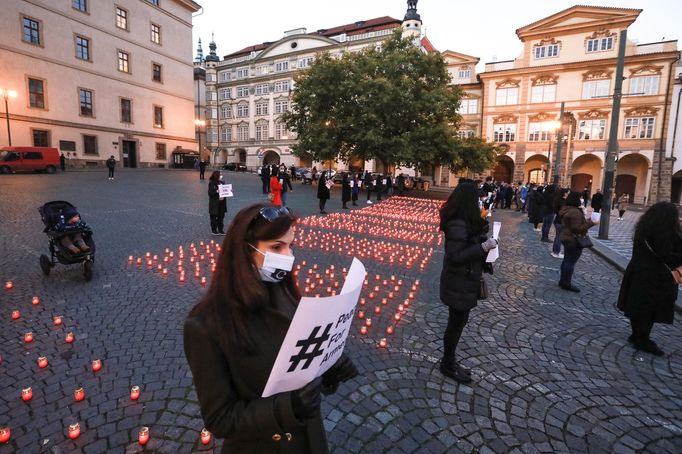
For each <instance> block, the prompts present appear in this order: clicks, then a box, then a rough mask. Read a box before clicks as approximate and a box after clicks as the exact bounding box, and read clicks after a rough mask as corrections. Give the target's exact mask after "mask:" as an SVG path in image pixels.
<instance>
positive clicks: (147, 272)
mask: <svg viewBox="0 0 682 454" xmlns="http://www.w3.org/2000/svg"><path fill="white" fill-rule="evenodd" d="M227 175H228V180H229V181H230V182H232V183H233V184H234V185H235V194H236V197H235V198H234V199H232V200H230V201H229V202H228V205H229V208H228V211H229V212H228V218H231V217H232V216H233V215H234V213H236V211H237V210H238V209H239V208H241V207H243V206H246V205H248V204H250V203H253V202H255V201H260V200H264V196H263V195H262V194H261V193H260V181H259V180H258V179H257V177H256V176H255V175H248V174H247V175H236V174H233V173H228V174H227ZM206 185H207V181H202V182H200V181H198V176H197V173H196V172H192V171H164V170H158V171H151V170H148V171H145V170H136V171H119V172H117V177H116V180H114V181H108V180H107V179H106V175H105V174H104V173H103V172H79V173H66V174H56V175H11V176H3V177H2V178H0V192H1V193H2V197H1V198H0V208H2V212H3V215H4V216H3V221H2V224H0V229H1V230H2V232H1V234H0V250H1V251H2V254H0V282H3V283H4V282H5V281H7V280H12V281H13V283H14V285H15V287H14V289H12V290H10V291H5V290H1V291H0V328H1V329H0V355H1V356H2V363H0V426H2V425H8V426H10V427H11V430H12V439H11V441H10V442H9V443H8V444H5V445H0V454H4V453H10V452H19V453H35V452H51V453H67V452H84V453H97V452H106V453H123V452H143V451H144V452H168V453H176V452H219V448H220V441H217V442H216V441H215V440H214V441H212V442H211V444H209V445H208V446H203V445H201V444H200V442H199V432H200V431H201V429H202V427H203V423H202V421H201V418H200V414H199V407H198V405H197V401H196V393H195V391H194V389H193V387H192V380H191V374H190V373H189V368H188V366H187V364H186V361H185V358H184V354H183V350H182V331H181V330H182V321H183V319H184V317H185V316H186V314H187V312H188V311H189V309H190V308H191V307H192V305H193V304H195V303H196V301H197V299H198V297H199V296H200V294H201V291H202V289H203V287H202V285H201V282H200V280H198V279H197V278H196V277H195V276H194V274H193V270H194V268H192V266H195V265H193V264H191V262H189V259H188V257H189V254H190V253H189V252H186V253H187V256H188V257H186V258H185V260H184V268H185V269H186V274H187V279H186V282H184V283H180V282H179V279H178V277H179V273H178V270H177V257H176V262H175V263H173V264H169V266H168V269H169V274H168V276H166V277H164V276H163V274H161V273H160V272H159V271H158V270H157V269H156V268H154V267H151V268H150V267H147V265H146V263H143V264H142V265H140V266H138V265H137V264H135V263H133V264H130V263H129V262H128V256H129V255H133V256H134V257H135V258H138V257H144V256H145V252H147V251H149V252H150V254H151V256H152V257H153V255H154V254H157V255H158V256H159V259H160V260H161V261H163V257H164V256H165V255H166V252H165V250H166V248H168V249H169V251H170V250H173V251H174V252H175V253H177V252H178V248H179V246H181V245H182V246H183V249H184V251H191V247H190V244H191V243H194V244H195V248H197V250H198V251H201V244H200V242H201V241H204V242H205V244H204V246H203V247H204V248H205V247H206V246H208V247H209V253H208V254H205V257H204V260H201V259H200V257H199V262H200V269H201V273H200V275H206V276H208V277H210V253H211V252H213V253H215V252H217V245H215V244H213V245H212V244H211V243H210V240H211V239H219V238H218V237H212V236H210V235H209V232H210V231H209V223H208V216H207V200H206V199H207V195H206ZM315 190H316V188H315V187H312V188H311V187H310V186H302V185H300V184H296V185H295V190H294V192H293V193H292V194H291V195H290V205H291V206H292V208H293V209H294V210H295V212H297V213H298V214H299V215H301V216H303V217H305V218H306V219H304V222H302V225H301V228H302V229H306V231H307V232H309V233H311V234H312V235H309V237H310V238H314V237H315V235H317V237H318V238H320V241H322V240H324V241H326V242H327V243H328V244H327V245H326V246H321V243H320V245H316V244H314V243H311V244H310V245H307V246H300V247H299V248H298V249H297V250H296V256H297V263H298V265H300V266H301V268H300V270H298V272H299V278H300V279H301V280H302V281H301V282H302V285H303V283H304V282H305V279H306V278H310V279H311V282H313V280H315V279H316V289H315V290H310V289H309V294H313V295H314V294H315V293H317V292H319V293H320V294H327V293H328V292H330V291H331V292H334V291H336V290H335V289H336V287H334V283H335V282H340V283H342V282H343V280H342V278H341V276H342V274H343V267H348V266H349V264H350V256H349V255H348V254H349V251H348V250H346V249H345V244H347V243H348V242H349V240H352V242H353V244H356V245H357V246H358V247H359V248H360V247H361V248H362V249H358V250H356V251H355V253H356V254H355V255H358V256H359V255H360V254H364V255H365V257H364V258H362V260H363V263H365V265H366V267H367V269H368V278H367V285H366V286H365V288H364V290H363V294H362V298H364V303H365V305H364V306H362V307H363V308H364V312H365V318H364V319H360V318H356V320H355V321H354V329H353V331H352V332H351V335H350V338H349V342H348V346H347V348H348V351H349V352H350V354H351V355H352V357H353V358H354V359H355V361H356V364H357V365H358V368H359V369H360V376H359V377H357V378H356V379H354V380H352V381H350V382H348V383H345V384H343V385H342V386H341V387H340V388H339V391H338V392H337V393H336V394H335V395H332V396H328V397H325V398H324V402H323V406H322V413H323V415H325V421H324V423H325V427H326V429H327V432H328V439H329V443H330V447H331V448H332V451H333V452H335V453H347V452H353V453H357V452H367V453H375V452H391V453H402V452H427V453H430V452H434V453H441V452H442V453H445V452H448V453H450V452H453V453H459V452H617V453H629V452H651V453H665V452H671V453H677V452H680V451H682V423H680V421H682V382H681V381H680V380H679V377H680V376H681V372H682V367H681V364H680V341H681V340H682V335H681V334H680V333H679V328H676V327H673V326H659V325H657V326H656V327H655V328H654V333H653V338H654V339H656V340H657V341H658V342H659V345H662V347H663V348H664V350H665V351H666V355H665V356H664V357H660V358H655V357H652V356H649V355H643V354H640V353H637V352H635V351H634V350H633V349H632V347H631V346H630V345H629V344H628V343H627V341H626V337H627V335H628V334H629V328H628V324H627V321H626V320H625V319H624V318H623V317H622V316H621V315H620V314H619V313H618V312H617V311H616V310H615V309H614V307H613V305H614V302H615V299H616V294H617V291H618V287H619V282H620V279H621V275H620V274H619V273H618V272H617V271H615V270H614V269H612V268H611V267H610V266H608V265H607V264H606V263H605V262H604V261H602V260H601V259H599V258H598V257H597V256H595V255H594V254H592V253H591V252H586V253H585V254H584V255H583V257H582V258H581V260H580V262H579V263H578V265H577V269H576V276H575V283H576V284H577V285H578V286H579V287H581V288H582V292H581V293H580V294H572V293H566V292H563V291H561V290H559V289H558V287H557V285H556V282H557V280H558V267H559V264H560V260H557V259H554V258H552V257H551V256H550V255H549V253H548V248H547V245H546V244H543V243H540V242H539V238H538V234H537V233H535V232H533V231H532V226H531V225H530V224H528V223H527V222H524V219H523V218H522V217H521V215H520V214H518V213H511V212H506V211H504V210H502V211H498V212H497V213H496V214H495V220H499V221H501V222H502V223H503V225H502V233H501V237H502V241H501V244H500V253H501V258H500V260H499V262H498V263H497V264H496V266H495V274H494V275H493V276H492V277H491V278H489V288H490V293H491V298H490V300H488V301H482V302H480V303H479V305H478V307H477V308H476V309H474V310H473V311H472V315H471V319H470V322H469V325H468V326H467V327H466V329H465V331H464V335H463V337H462V340H461V343H460V349H459V352H458V355H459V358H460V359H461V361H462V362H463V363H464V364H465V365H467V366H469V367H472V369H473V375H474V382H473V383H472V384H471V386H467V385H458V384H457V383H455V382H453V381H451V380H449V379H445V378H443V377H442V376H441V374H440V373H439V371H438V361H439V359H440V356H441V354H442V340H441V336H442V333H443V330H444V328H445V323H446V319H447V311H446V308H445V306H443V305H442V304H441V303H440V302H439V300H438V283H439V274H440V268H441V266H442V260H443V254H442V244H441V243H440V241H441V239H440V236H439V235H438V234H437V232H436V231H435V223H434V219H435V217H434V213H435V208H436V206H437V203H438V202H433V203H432V202H429V201H425V200H414V199H408V200H396V198H393V199H390V200H389V201H387V202H383V203H382V204H378V205H377V204H375V205H372V206H367V205H363V206H361V207H358V208H357V209H354V210H352V211H350V212H349V211H344V210H341V209H340V208H341V202H340V192H339V191H338V190H335V192H334V193H333V195H332V196H333V197H334V200H331V201H330V202H329V204H328V211H334V212H335V213H336V214H330V215H328V216H327V217H325V218H320V217H319V216H317V215H315V211H316V205H317V204H316V202H317V201H316V199H315ZM55 199H62V200H69V201H71V202H72V203H74V204H75V205H76V206H78V208H79V209H80V211H81V213H82V214H83V218H84V219H85V220H86V221H87V222H88V223H89V224H90V225H91V226H92V227H93V229H94V231H95V240H96V241H97V256H96V263H95V278H94V279H93V281H91V282H89V283H86V282H85V281H84V279H83V277H82V274H81V272H80V269H79V268H78V267H77V266H63V265H58V266H57V267H56V268H55V269H53V270H52V273H51V275H50V276H48V277H45V276H43V275H42V273H41V272H40V268H39V266H38V257H39V255H40V254H42V253H45V252H46V251H47V240H46V237H45V235H44V234H43V233H42V224H41V222H40V219H39V216H38V213H37V207H38V206H40V205H42V204H43V203H44V202H46V201H48V200H55ZM429 212H431V214H430V215H429V214H428V213H429ZM378 218H381V219H383V222H382V223H381V225H380V226H376V225H372V224H373V223H374V221H376V219H378ZM623 222H625V221H623ZM400 235H403V237H400ZM325 236H326V237H325ZM307 238H308V237H306V239H307ZM382 241H383V244H382ZM335 242H336V245H335V244H334V243H335ZM393 243H395V244H393ZM327 246H328V247H329V248H330V250H329V251H327V250H325V248H326V247H327ZM400 246H402V247H403V251H402V254H403V256H402V259H403V260H402V262H401V261H400V258H401V256H400V252H401V251H400V249H399V248H400ZM339 247H340V248H341V251H340V252H339V250H338V249H339ZM395 247H397V249H395ZM408 247H409V248H411V249H407V248H408ZM203 252H205V249H204V251H203ZM350 252H352V251H350ZM391 252H396V253H397V254H395V255H394V256H393V257H391ZM406 254H414V258H413V260H410V264H409V265H408V264H407V261H408V260H407V259H408V257H407V255H406ZM200 255H201V252H199V253H198V256H200ZM391 259H393V263H391ZM304 262H305V263H304ZM170 265H174V266H170ZM315 265H317V269H314V266H315ZM332 265H333V266H334V269H333V270H332V269H331V266H332ZM421 265H423V269H422V268H420V266H421ZM311 269H312V270H313V272H312V273H310V272H309V270H311ZM327 271H329V274H327ZM331 273H334V274H335V276H334V277H331V276H330V274H331ZM317 274H319V275H320V277H319V278H317V277H316V275H317ZM377 275H378V276H379V278H378V279H377ZM392 278H393V279H392ZM320 279H322V284H320V283H319V281H320ZM384 280H385V281H386V284H384ZM400 281H402V284H400V285H398V283H399V282H400ZM417 282H418V283H417ZM396 286H398V289H396V288H395V287H396ZM412 286H415V287H414V291H413V287H412ZM375 287H378V289H376V288H375ZM313 292H315V293H313ZM389 292H393V298H390V297H389ZM369 293H374V295H373V298H370V295H369ZM410 293H413V295H412V298H410V295H409V294H410ZM33 295H38V296H39V297H40V298H41V302H40V304H38V305H33V304H31V297H32V296H33ZM384 298H385V299H386V301H385V302H386V304H382V303H383V299H384ZM406 300H407V302H408V303H409V304H405V302H406ZM400 304H403V310H402V311H401V310H400V308H399V305H400ZM376 307H379V314H376V312H375V311H376ZM13 309H18V310H20V311H21V318H20V319H18V320H11V319H10V312H11V310H13ZM359 309H360V308H359ZM397 313H399V314H400V320H399V321H397V322H396V321H395V315H396V314H397ZM55 315H62V316H63V320H64V321H63V324H62V325H61V326H59V327H56V326H54V323H53V317H54V316H55ZM370 316H371V317H370ZM367 318H372V326H371V327H370V328H369V329H368V331H367V333H366V334H364V335H363V334H361V333H360V329H361V327H362V326H363V325H366V319H367ZM676 321H677V322H679V320H676ZM389 325H391V326H392V327H393V328H394V333H393V334H387V333H386V329H387V328H388V326H389ZM26 331H32V332H33V334H34V337H35V340H34V341H33V342H32V343H30V344H25V343H24V342H23V335H24V333H25V332H26ZM67 331H73V332H74V333H75V336H76V340H75V342H74V343H73V344H71V345H68V344H66V343H65V342H64V334H65V332H67ZM382 338H386V341H387V344H388V345H387V347H385V348H381V347H379V345H378V343H379V341H380V340H381V339H382ZM40 355H44V356H47V358H48V359H49V362H50V364H49V366H48V367H47V368H45V369H39V368H38V366H37V364H36V360H37V358H38V356H40ZM96 358H99V359H101V360H102V363H103V367H102V369H101V370H100V371H99V372H96V373H95V372H92V371H91V361H92V360H93V359H96ZM79 384H80V385H82V386H83V387H84V389H85V394H86V398H85V400H83V401H82V402H74V400H73V392H74V389H75V388H76V387H77V385H79ZM134 385H137V386H140V388H141V397H140V399H139V400H138V401H132V400H131V399H130V397H129V393H130V388H131V386H134ZM27 386H30V387H32V389H33V399H32V400H31V401H30V402H28V403H26V402H23V401H22V400H21V389H22V388H25V387H27ZM75 421H78V422H79V423H80V425H81V429H82V434H81V435H80V437H79V438H78V439H77V440H75V441H71V440H69V439H68V437H67V436H66V430H67V428H68V426H69V424H71V423H73V422H75ZM141 426H148V427H149V428H150V433H151V440H150V442H149V444H148V445H147V446H146V448H144V449H143V448H142V447H140V446H139V444H138V443H137V432H138V430H139V429H140V427H141Z"/></svg>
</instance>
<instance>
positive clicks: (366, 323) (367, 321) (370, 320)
mask: <svg viewBox="0 0 682 454" xmlns="http://www.w3.org/2000/svg"><path fill="white" fill-rule="evenodd" d="M365 326H366V327H367V328H369V327H370V326H372V319H371V318H368V319H367V320H365Z"/></svg>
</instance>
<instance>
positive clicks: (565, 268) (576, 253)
mask: <svg viewBox="0 0 682 454" xmlns="http://www.w3.org/2000/svg"><path fill="white" fill-rule="evenodd" d="M561 243H562V244H563V245H564V260H563V261H562V262H561V278H560V279H559V285H566V286H568V285H571V280H572V279H573V271H574V270H575V264H576V263H578V259H579V258H580V256H581V255H582V253H583V249H582V248H581V247H579V246H578V241H576V240H569V241H562V242H561Z"/></svg>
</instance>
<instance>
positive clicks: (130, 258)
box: [128, 255, 135, 263]
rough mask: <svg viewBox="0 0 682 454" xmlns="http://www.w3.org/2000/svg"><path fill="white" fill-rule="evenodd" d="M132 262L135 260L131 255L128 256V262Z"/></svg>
mask: <svg viewBox="0 0 682 454" xmlns="http://www.w3.org/2000/svg"><path fill="white" fill-rule="evenodd" d="M133 260H135V258H134V257H133V256H132V255H129V256H128V262H130V263H133Z"/></svg>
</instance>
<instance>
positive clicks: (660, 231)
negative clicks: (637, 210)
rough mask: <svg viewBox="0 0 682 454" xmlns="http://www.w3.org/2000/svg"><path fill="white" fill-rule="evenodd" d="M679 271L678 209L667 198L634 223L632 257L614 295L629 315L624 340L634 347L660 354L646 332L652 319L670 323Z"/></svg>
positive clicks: (680, 277)
mask: <svg viewBox="0 0 682 454" xmlns="http://www.w3.org/2000/svg"><path fill="white" fill-rule="evenodd" d="M681 271H682V231H680V213H679V210H678V209H677V206H675V205H674V204H672V203H669V202H659V203H656V204H654V205H652V206H651V207H649V209H648V210H647V211H646V212H645V213H644V214H643V215H642V217H641V218H640V219H639V221H638V222H637V225H636V226H635V235H634V240H633V244H632V259H631V260H630V263H629V264H628V266H627V268H626V269H625V274H624V276H623V281H622V282H621V285H620V293H619V295H618V309H620V310H621V311H623V312H624V314H625V316H626V317H628V318H629V319H630V326H631V328H632V334H631V335H630V337H628V342H630V343H632V344H633V345H634V346H635V348H636V349H637V350H641V351H644V352H647V353H651V354H653V355H656V356H662V355H663V350H662V349H661V348H660V347H659V346H658V345H657V344H656V342H654V341H652V340H651V339H650V338H649V336H650V334H651V330H652V328H653V325H654V323H665V324H668V325H671V324H672V323H673V320H674V318H675V300H676V299H677V293H678V289H679V284H680V283H682V275H681V274H680V272H681Z"/></svg>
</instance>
